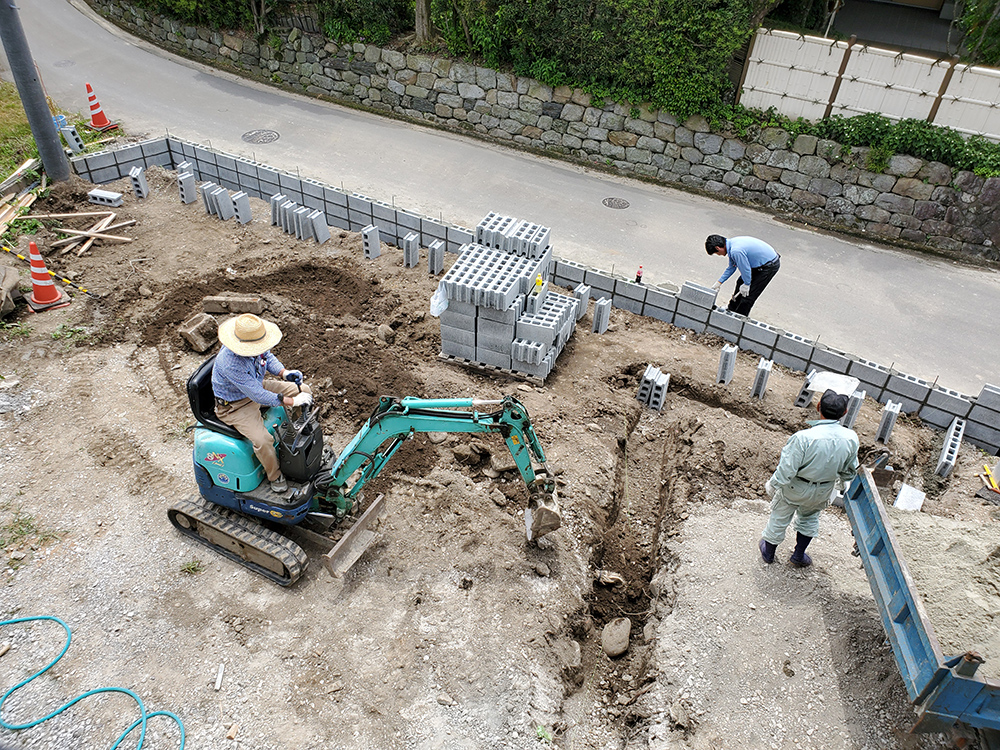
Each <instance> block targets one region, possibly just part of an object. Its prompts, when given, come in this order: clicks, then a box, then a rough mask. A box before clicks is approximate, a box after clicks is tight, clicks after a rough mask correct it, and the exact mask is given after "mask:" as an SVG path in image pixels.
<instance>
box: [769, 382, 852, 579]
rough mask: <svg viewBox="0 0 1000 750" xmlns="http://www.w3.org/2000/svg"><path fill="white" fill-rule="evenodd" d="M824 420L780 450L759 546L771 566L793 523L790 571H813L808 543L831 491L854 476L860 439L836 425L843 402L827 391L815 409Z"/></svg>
mask: <svg viewBox="0 0 1000 750" xmlns="http://www.w3.org/2000/svg"><path fill="white" fill-rule="evenodd" d="M816 410H817V411H819V413H820V415H821V416H822V417H823V418H822V419H817V420H815V421H812V422H809V424H810V425H811V427H809V428H808V429H805V430H799V431H798V432H796V433H795V434H794V435H792V436H791V437H790V438H788V442H787V443H785V447H784V448H782V449H781V460H780V461H779V462H778V468H777V469H775V472H774V474H772V475H771V478H770V479H768V480H767V484H765V485H764V489H765V491H766V492H767V494H768V496H769V497H770V498H771V517H770V518H769V519H768V521H767V526H766V527H764V538H763V539H761V540H760V544H759V548H760V556H761V558H763V560H764V562H766V563H773V562H774V552H775V550H776V549H777V547H778V545H779V544H781V542H782V541H783V540H784V538H785V529H787V528H788V524H789V523H791V521H792V517H793V516H794V517H795V531H796V535H795V551H794V552H792V556H791V558H789V559H790V561H791V562H792V564H793V565H798V566H799V567H803V568H804V567H805V566H807V565H812V558H811V557H809V555H807V554H806V547H808V546H809V542H811V541H812V540H813V538H814V537H815V536H816V535H817V534H818V533H819V514H820V512H821V511H822V510H823V508H825V507H826V506H827V505H829V504H830V498H831V496H832V494H833V491H834V489H840V488H842V487H843V486H845V485H846V484H847V483H848V482H850V481H851V480H852V479H854V475H855V474H857V472H858V436H857V434H856V433H855V432H854V430H849V429H847V428H846V427H844V426H843V425H841V424H840V423H839V422H838V421H837V420H839V419H840V418H841V417H843V416H844V414H846V413H847V396H844V395H841V394H839V393H836V392H834V391H831V390H828V391H826V392H825V393H824V394H823V396H822V397H821V398H820V400H819V403H818V404H816Z"/></svg>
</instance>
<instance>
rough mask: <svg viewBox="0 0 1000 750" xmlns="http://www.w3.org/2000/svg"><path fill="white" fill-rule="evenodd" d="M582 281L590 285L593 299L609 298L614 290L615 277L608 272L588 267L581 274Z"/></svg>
mask: <svg viewBox="0 0 1000 750" xmlns="http://www.w3.org/2000/svg"><path fill="white" fill-rule="evenodd" d="M583 283H584V284H586V285H587V286H589V287H590V289H591V296H592V297H593V298H594V299H598V298H600V299H611V298H612V297H613V296H614V292H615V279H614V277H612V276H609V275H608V274H605V273H602V272H601V271H597V270H595V269H593V268H588V269H587V270H586V271H584V274H583Z"/></svg>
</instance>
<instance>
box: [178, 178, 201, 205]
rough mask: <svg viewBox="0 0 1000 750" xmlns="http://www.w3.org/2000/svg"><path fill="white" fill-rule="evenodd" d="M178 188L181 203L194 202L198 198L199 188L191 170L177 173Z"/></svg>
mask: <svg viewBox="0 0 1000 750" xmlns="http://www.w3.org/2000/svg"><path fill="white" fill-rule="evenodd" d="M177 190H178V192H179V193H180V196H181V203H185V204H186V203H194V202H195V201H196V200H198V188H197V186H196V185H195V182H194V175H193V174H191V173H190V172H182V173H181V174H179V175H177Z"/></svg>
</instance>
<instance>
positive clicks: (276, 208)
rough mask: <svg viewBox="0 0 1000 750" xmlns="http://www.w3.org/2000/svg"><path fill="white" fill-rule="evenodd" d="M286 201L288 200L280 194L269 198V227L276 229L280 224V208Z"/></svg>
mask: <svg viewBox="0 0 1000 750" xmlns="http://www.w3.org/2000/svg"><path fill="white" fill-rule="evenodd" d="M286 200H288V198H287V197H286V196H285V195H283V194H281V193H275V194H274V195H272V196H271V226H273V227H276V226H278V225H279V224H280V223H281V207H282V206H283V205H285V201H286Z"/></svg>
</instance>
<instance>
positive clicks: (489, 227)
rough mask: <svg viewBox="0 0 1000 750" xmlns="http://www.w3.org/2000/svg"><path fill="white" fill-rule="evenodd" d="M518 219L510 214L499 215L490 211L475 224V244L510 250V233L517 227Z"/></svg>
mask: <svg viewBox="0 0 1000 750" xmlns="http://www.w3.org/2000/svg"><path fill="white" fill-rule="evenodd" d="M517 224H518V221H517V219H515V218H514V217H512V216H501V215H500V214H498V213H496V212H495V211H490V212H489V213H488V214H486V216H484V217H483V218H482V220H481V221H480V222H479V223H478V224H477V225H476V235H475V237H476V240H475V241H476V244H478V245H483V246H484V247H491V248H493V249H494V250H503V251H505V252H509V251H510V244H511V243H510V235H511V234H512V233H513V232H514V230H515V229H516V228H517Z"/></svg>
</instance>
